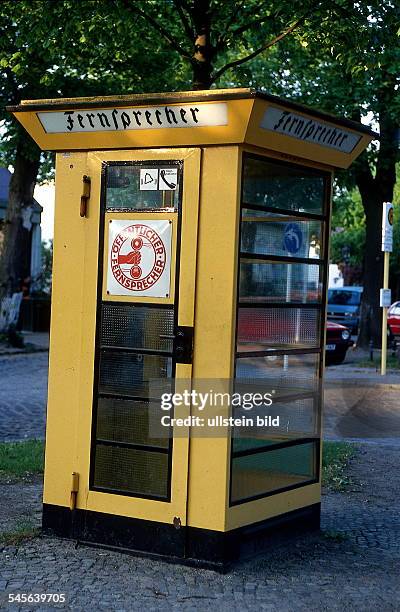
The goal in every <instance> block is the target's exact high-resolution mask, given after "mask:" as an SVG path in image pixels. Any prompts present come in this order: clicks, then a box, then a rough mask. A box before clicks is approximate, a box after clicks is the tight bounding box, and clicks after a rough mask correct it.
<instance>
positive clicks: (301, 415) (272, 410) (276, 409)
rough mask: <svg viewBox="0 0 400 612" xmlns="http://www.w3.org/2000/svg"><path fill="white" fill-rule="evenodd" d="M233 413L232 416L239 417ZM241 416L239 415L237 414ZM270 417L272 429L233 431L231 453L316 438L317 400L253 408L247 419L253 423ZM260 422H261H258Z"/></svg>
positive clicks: (236, 428) (308, 399) (248, 428)
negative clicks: (298, 439)
mask: <svg viewBox="0 0 400 612" xmlns="http://www.w3.org/2000/svg"><path fill="white" fill-rule="evenodd" d="M236 412H239V411H234V416H235V417H236V416H238V415H237V414H236ZM240 414H242V413H240ZM266 415H268V416H271V419H273V420H274V425H273V426H268V425H266V426H265V427H263V426H254V427H247V428H246V427H243V426H240V427H234V428H233V430H232V437H233V452H238V451H246V450H252V449H254V448H257V447H260V446H266V445H268V444H276V443H278V442H286V441H288V440H294V439H296V438H312V437H316V436H318V435H319V423H318V418H317V417H318V401H317V398H316V397H313V396H310V397H303V398H301V399H296V400H292V401H281V402H274V403H273V404H272V405H271V406H269V407H268V408H266V407H263V408H259V407H253V408H252V410H251V411H249V412H248V413H247V415H246V416H251V418H252V419H254V422H256V419H257V417H258V416H259V417H260V419H265V416H266ZM260 422H261V421H260Z"/></svg>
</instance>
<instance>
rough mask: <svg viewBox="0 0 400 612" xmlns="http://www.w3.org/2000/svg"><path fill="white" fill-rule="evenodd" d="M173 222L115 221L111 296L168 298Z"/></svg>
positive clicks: (111, 225)
mask: <svg viewBox="0 0 400 612" xmlns="http://www.w3.org/2000/svg"><path fill="white" fill-rule="evenodd" d="M171 236H172V223H171V222H170V221H169V220H168V219H166V220H162V221H158V220H154V219H149V220H146V219H140V220H135V221H129V220H126V219H125V220H123V221H121V220H114V219H113V220H112V221H110V223H109V230H108V266H107V293H108V294H109V295H130V296H136V297H138V296H151V297H168V296H169V294H170V278H171Z"/></svg>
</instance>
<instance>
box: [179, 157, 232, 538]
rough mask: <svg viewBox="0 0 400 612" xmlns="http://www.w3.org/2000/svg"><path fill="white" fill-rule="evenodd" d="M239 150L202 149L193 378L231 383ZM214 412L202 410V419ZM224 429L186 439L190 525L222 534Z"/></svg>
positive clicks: (225, 465) (226, 470) (225, 494)
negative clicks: (213, 435)
mask: <svg viewBox="0 0 400 612" xmlns="http://www.w3.org/2000/svg"><path fill="white" fill-rule="evenodd" d="M239 179H240V153H239V149H238V147H223V148H222V147H214V148H208V149H206V150H205V151H203V160H202V177H201V191H200V193H201V195H200V220H199V241H198V244H199V246H198V254H197V275H196V308H195V337H194V351H195V352H194V359H193V379H194V381H196V379H229V378H231V377H232V373H233V359H234V342H235V318H236V314H235V313H236V302H235V299H236V298H235V296H236V282H237V241H238V215H239V208H238V199H239ZM213 414H215V409H212V408H210V407H208V408H207V407H206V408H205V410H204V413H203V416H204V417H205V418H207V417H208V416H211V415H213ZM229 449H230V437H229V431H228V429H226V430H225V437H223V438H199V437H192V438H191V440H190V453H189V470H190V472H189V499H188V524H189V525H191V526H193V527H201V528H204V529H214V530H218V531H224V529H225V508H226V506H227V499H228V486H229V477H228V475H229Z"/></svg>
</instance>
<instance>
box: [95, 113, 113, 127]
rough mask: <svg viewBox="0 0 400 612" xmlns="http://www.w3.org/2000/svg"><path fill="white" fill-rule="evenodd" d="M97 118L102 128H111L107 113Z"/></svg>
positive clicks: (99, 114)
mask: <svg viewBox="0 0 400 612" xmlns="http://www.w3.org/2000/svg"><path fill="white" fill-rule="evenodd" d="M97 116H98V118H99V120H100V123H101V127H111V125H110V122H109V120H108V117H107V115H106V114H105V113H97Z"/></svg>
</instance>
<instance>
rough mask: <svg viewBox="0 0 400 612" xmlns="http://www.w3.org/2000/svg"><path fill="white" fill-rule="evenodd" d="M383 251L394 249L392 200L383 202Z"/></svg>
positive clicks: (387, 251)
mask: <svg viewBox="0 0 400 612" xmlns="http://www.w3.org/2000/svg"><path fill="white" fill-rule="evenodd" d="M382 251H384V252H386V253H391V252H392V251H393V204H392V203H391V202H384V203H383V210H382Z"/></svg>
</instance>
